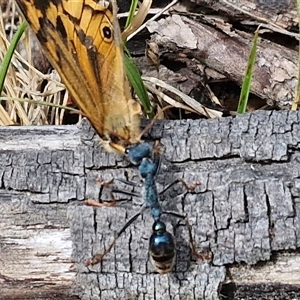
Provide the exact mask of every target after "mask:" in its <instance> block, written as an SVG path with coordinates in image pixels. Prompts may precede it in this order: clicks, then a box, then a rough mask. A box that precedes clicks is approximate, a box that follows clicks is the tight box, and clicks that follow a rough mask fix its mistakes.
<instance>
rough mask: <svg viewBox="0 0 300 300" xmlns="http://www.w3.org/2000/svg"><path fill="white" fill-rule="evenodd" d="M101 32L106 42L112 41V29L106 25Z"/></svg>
mask: <svg viewBox="0 0 300 300" xmlns="http://www.w3.org/2000/svg"><path fill="white" fill-rule="evenodd" d="M101 34H102V37H103V39H104V41H106V42H111V41H112V36H113V34H112V30H111V28H110V27H108V26H107V25H105V26H103V27H102V28H101Z"/></svg>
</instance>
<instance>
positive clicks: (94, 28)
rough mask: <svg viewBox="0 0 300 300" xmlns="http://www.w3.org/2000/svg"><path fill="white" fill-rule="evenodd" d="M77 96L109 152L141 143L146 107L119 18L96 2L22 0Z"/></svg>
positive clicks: (49, 54)
mask: <svg viewBox="0 0 300 300" xmlns="http://www.w3.org/2000/svg"><path fill="white" fill-rule="evenodd" d="M16 1H17V3H18V5H19V7H20V9H21V11H22V13H23V15H24V16H25V18H26V19H27V21H28V23H29V24H30V26H31V28H32V30H33V31H34V33H35V34H36V36H37V38H38V40H39V41H40V43H41V45H42V47H43V50H44V51H45V53H46V56H47V57H48V59H49V61H50V63H51V64H52V66H53V67H54V68H55V69H56V70H57V72H58V73H59V75H60V76H61V78H62V81H63V82H64V83H65V85H66V87H67V89H68V91H69V93H70V94H71V96H72V98H73V100H74V101H75V102H76V103H77V105H78V106H79V108H80V109H81V110H82V112H83V114H84V115H85V116H86V117H87V118H88V119H89V120H90V122H91V124H92V125H93V127H94V128H95V130H96V131H97V133H98V134H99V136H100V137H101V139H102V141H103V144H104V146H105V148H106V149H107V150H109V151H110V150H115V149H116V147H111V145H114V144H117V145H119V146H120V148H117V150H120V149H121V150H122V152H124V151H125V147H127V146H129V145H132V144H134V143H137V142H138V141H139V135H140V130H139V115H140V112H141V107H140V105H139V103H137V102H136V101H134V100H133V99H132V98H131V95H130V88H129V84H128V81H127V78H126V74H125V68H124V62H123V48H122V41H121V33H120V29H119V26H118V22H117V20H116V18H115V17H114V15H113V12H112V11H111V9H110V8H107V7H105V6H103V5H101V4H99V3H98V1H96V0H95V1H94V0H80V1H79V0H55V1H54V0H16Z"/></svg>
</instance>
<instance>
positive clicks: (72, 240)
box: [0, 111, 300, 299]
mask: <svg viewBox="0 0 300 300" xmlns="http://www.w3.org/2000/svg"><path fill="white" fill-rule="evenodd" d="M147 139H148V140H150V141H151V140H152V141H153V140H155V139H160V141H161V143H162V144H163V145H164V147H165V153H164V159H163V163H162V168H161V172H160V174H159V175H158V178H157V182H158V186H159V189H160V190H163V187H165V186H166V185H167V184H168V183H171V182H172V181H173V180H175V179H177V178H183V179H184V180H185V181H186V182H187V183H190V184H192V183H194V182H195V181H201V185H200V186H199V187H197V188H196V191H195V192H193V193H190V192H188V191H186V190H185V189H184V188H183V187H182V186H181V185H180V184H178V185H175V186H174V187H172V188H171V189H169V190H168V191H166V192H165V193H163V194H162V196H161V200H162V205H163V208H164V210H174V211H177V212H180V213H187V214H188V216H189V221H190V224H191V225H192V232H193V237H194V240H195V244H196V246H197V249H198V251H199V252H202V251H205V250H206V249H208V248H209V249H210V250H211V252H212V255H213V257H212V261H196V260H195V258H191V253H190V249H189V240H188V235H187V230H186V228H185V225H184V224H181V223H180V224H178V222H179V220H177V219H176V218H174V217H170V216H164V217H163V220H164V221H166V223H167V224H168V228H169V230H170V231H171V232H173V233H174V235H175V237H176V241H177V253H178V255H177V263H176V267H175V269H174V272H172V273H171V274H169V275H158V274H156V273H155V272H154V270H153V267H152V265H151V264H150V263H149V260H148V253H147V249H148V239H149V237H150V234H151V227H152V223H153V220H152V219H151V217H150V216H149V214H147V213H145V214H144V216H143V218H139V219H138V220H137V221H136V222H135V223H134V224H133V225H132V226H131V227H130V228H129V229H128V230H127V231H126V233H125V234H124V235H123V236H121V238H120V239H119V240H118V242H117V244H116V247H115V249H113V251H112V252H111V253H109V254H108V255H107V257H106V258H105V259H104V260H103V262H102V263H101V264H98V265H95V266H93V267H89V268H86V267H85V266H84V264H83V263H84V262H85V261H86V260H87V259H88V258H90V257H91V256H92V255H93V254H95V253H99V252H101V251H102V250H103V248H104V247H105V246H107V245H108V244H109V243H110V241H111V240H112V239H113V236H114V231H117V230H119V229H120V228H121V227H122V226H123V224H124V223H125V222H126V220H128V219H129V218H130V217H131V216H132V215H134V214H135V213H136V212H137V211H138V210H139V209H140V205H139V204H140V201H141V199H133V201H127V202H122V203H120V204H119V205H118V206H116V207H112V208H98V209H94V208H91V207H87V206H85V205H84V204H83V200H84V199H87V198H92V199H98V198H99V197H101V199H110V195H109V192H108V191H107V189H103V190H102V188H101V187H100V186H99V184H98V183H97V182H96V180H95V179H96V178H101V179H104V180H106V179H110V178H112V177H122V178H126V177H127V178H128V179H130V180H133V181H138V180H139V179H138V172H137V169H136V167H134V166H131V165H129V163H128V162H127V161H126V159H125V158H122V157H117V156H116V155H114V154H108V153H106V152H105V151H103V150H102V148H101V147H100V144H99V141H98V138H97V136H95V135H94V131H93V130H92V129H91V128H90V126H89V124H88V122H83V123H82V124H81V125H80V126H79V127H76V126H62V127H7V128H1V129H0V179H1V181H0V182H1V186H0V212H1V220H0V288H1V293H0V299H16V298H17V296H19V297H20V295H23V298H22V299H51V297H52V298H54V299H57V298H60V299H73V298H74V299H76V298H80V299H220V293H221V294H222V295H224V294H225V289H223V290H220V288H221V286H222V284H223V287H226V284H225V283H228V280H229V277H228V278H227V279H225V277H226V271H228V270H229V271H230V270H231V271H232V273H233V276H232V278H233V279H234V281H235V282H236V284H237V285H239V283H240V285H243V287H245V286H246V287H248V288H249V287H251V283H255V284H256V285H257V284H258V283H260V284H269V285H272V284H274V279H273V281H271V280H270V281H268V276H264V275H265V274H267V273H268V272H269V273H270V268H269V269H268V268H266V269H265V271H261V272H265V273H262V275H261V276H260V277H259V276H258V277H257V278H260V279H257V280H256V281H254V280H253V281H252V282H251V281H250V282H248V283H245V281H243V280H242V279H243V275H244V274H246V273H244V272H243V271H241V272H238V270H239V269H240V268H241V266H239V265H238V264H240V263H242V264H243V265H249V267H248V269H249V270H252V274H253V273H255V265H257V264H258V263H261V262H267V261H272V263H271V264H272V265H274V264H275V265H276V260H273V259H274V254H276V253H278V255H280V253H281V251H284V250H289V251H294V250H296V249H298V248H299V243H300V242H299V241H300V239H299V237H300V222H299V211H300V207H299V203H300V201H299V189H300V181H299V176H300V175H299V173H300V152H299V148H300V113H295V112H275V111H273V112H271V111H269V112H266V111H264V112H263V111H261V112H257V113H254V114H245V115H243V116H237V117H236V118H223V119H219V120H197V121H191V120H188V121H187V120H186V121H169V122H157V123H156V124H155V126H154V128H153V129H152V130H151V132H150V133H149V134H148V136H147ZM125 176H126V177H125ZM115 185H116V186H117V187H118V188H120V189H123V188H127V190H128V187H126V186H124V185H123V184H121V183H119V182H116V183H115ZM135 191H136V192H138V188H135ZM118 197H119V198H126V197H125V196H123V195H121V196H118ZM285 255H286V256H287V257H289V255H290V254H289V253H288V252H286V254H285ZM290 259H291V260H292V261H295V262H297V261H298V260H299V258H298V257H297V256H291V257H290ZM251 265H253V266H254V267H251ZM292 265H293V264H292ZM294 265H296V264H294ZM232 266H234V268H232ZM279 266H282V268H281V269H282V270H286V269H285V265H284V264H282V265H279ZM252 268H254V269H252ZM277 272H278V271H277ZM288 272H290V274H293V272H292V271H291V268H290V269H289V271H288ZM273 273H275V278H278V282H279V283H280V280H281V279H280V276H277V277H276V272H273ZM295 273H296V271H295ZM286 274H288V273H286ZM283 283H284V284H288V286H289V287H291V288H294V287H295V286H297V285H299V284H300V279H299V278H298V279H297V278H295V280H293V281H290V282H283ZM231 292H232V289H231ZM24 295H25V296H24ZM57 295H58V296H57ZM228 295H229V293H228ZM240 295H243V296H244V294H242V293H240ZM249 299H250V298H249ZM285 299H289V298H285ZM291 299H292V298H291Z"/></svg>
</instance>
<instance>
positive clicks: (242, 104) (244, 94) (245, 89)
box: [237, 26, 260, 114]
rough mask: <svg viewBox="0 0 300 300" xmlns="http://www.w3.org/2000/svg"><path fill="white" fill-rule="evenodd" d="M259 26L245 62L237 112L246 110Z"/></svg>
mask: <svg viewBox="0 0 300 300" xmlns="http://www.w3.org/2000/svg"><path fill="white" fill-rule="evenodd" d="M259 28H260V26H258V28H257V30H256V31H255V34H254V39H253V44H252V48H251V52H250V56H249V60H248V64H247V70H246V73H245V76H244V79H243V84H242V90H241V94H240V99H239V104H238V108H237V113H238V114H243V113H245V112H246V109H247V105H248V98H249V93H250V87H251V81H252V75H253V69H254V64H255V58H256V49H257V40H258V31H259Z"/></svg>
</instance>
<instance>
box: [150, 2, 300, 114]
mask: <svg viewBox="0 0 300 300" xmlns="http://www.w3.org/2000/svg"><path fill="white" fill-rule="evenodd" d="M221 2H222V4H221ZM228 2H229V1H228ZM241 2H248V10H247V11H249V12H251V13H252V14H254V15H255V16H257V14H256V10H255V9H252V10H250V8H251V7H252V8H253V5H252V6H250V4H253V2H251V3H250V1H241ZM197 3H199V4H202V5H204V4H205V3H206V1H198V2H197ZM240 4H241V3H240ZM221 5H223V1H216V2H214V1H213V4H211V6H210V8H212V9H215V10H216V12H217V13H218V15H214V16H209V15H208V13H207V14H204V15H203V16H202V17H201V18H200V15H198V16H199V17H198V18H196V17H195V16H194V15H193V14H191V15H189V13H186V16H182V15H177V14H176V12H175V13H172V15H171V16H169V17H166V18H164V19H160V20H159V21H154V22H151V23H150V24H149V26H148V29H149V31H150V32H151V33H153V35H152V40H153V41H155V42H157V43H158V44H159V45H160V46H161V47H162V48H163V49H164V50H167V51H169V52H172V53H173V54H172V55H170V56H169V59H172V57H173V59H174V57H175V60H177V61H179V60H181V61H185V62H186V64H188V65H190V66H191V65H195V64H196V63H195V60H196V62H198V64H199V65H204V66H207V67H208V68H210V69H212V70H214V71H217V72H218V73H219V74H222V75H223V76H224V77H226V78H228V80H231V81H234V82H235V83H237V84H238V85H239V86H240V85H241V84H242V81H243V77H244V73H245V70H246V67H247V61H248V57H249V54H250V49H251V45H252V40H253V34H250V33H247V32H245V31H242V29H241V28H240V29H238V28H237V27H236V26H235V27H234V26H233V24H232V22H233V20H232V19H229V18H228V17H229V16H228V15H226V16H223V15H222V10H221ZM245 5H246V4H245ZM245 5H244V6H243V5H240V6H241V7H242V8H243V9H246V8H245ZM257 6H258V5H257ZM222 8H223V10H226V13H227V14H229V11H227V10H229V8H228V7H227V6H224V5H223V6H222ZM230 9H231V15H232V16H234V17H235V18H236V19H235V21H237V22H242V21H243V22H245V20H247V22H249V19H250V17H249V16H248V15H245V14H242V15H241V12H240V11H237V10H234V9H233V7H231V6H230ZM194 10H196V8H194ZM262 11H263V12H265V15H264V17H265V18H267V17H268V16H267V15H266V14H267V12H271V11H270V10H267V9H264V10H262ZM289 12H291V11H289ZM192 18H194V19H195V20H194V19H192ZM262 18H263V16H262ZM241 19H242V20H241ZM267 20H269V19H267ZM254 21H255V20H254ZM251 22H252V25H253V18H251ZM259 23H261V21H257V25H258V24H259ZM280 24H281V23H280ZM281 25H282V24H281ZM281 25H280V26H281ZM276 26H277V25H276ZM278 26H279V25H278ZM286 27H287V26H286ZM276 34H278V33H276ZM162 51H163V50H162ZM174 53H176V55H174ZM297 56H298V52H297V50H296V49H295V50H293V49H290V48H287V47H284V46H282V45H280V44H278V43H276V42H272V41H270V40H266V39H265V38H259V42H258V50H257V58H256V64H255V68H254V76H253V81H252V86H251V92H252V93H253V94H255V95H258V96H259V97H261V98H262V99H264V100H265V101H266V102H267V103H268V104H269V105H271V106H274V105H275V106H278V107H280V108H282V109H286V108H290V105H291V103H292V101H293V98H294V94H295V89H296V84H297V70H298V65H297ZM180 57H181V58H180ZM199 70H200V69H199ZM193 71H194V70H190V76H189V75H188V74H187V73H184V75H185V76H186V77H187V78H189V77H190V78H194V77H195V76H194V75H192V73H193ZM179 72H180V71H179ZM210 75H211V73H210ZM213 76H214V75H213ZM216 78H217V77H216ZM198 80H199V81H201V80H202V79H201V78H200V77H199V78H198ZM191 89H192V88H191Z"/></svg>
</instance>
